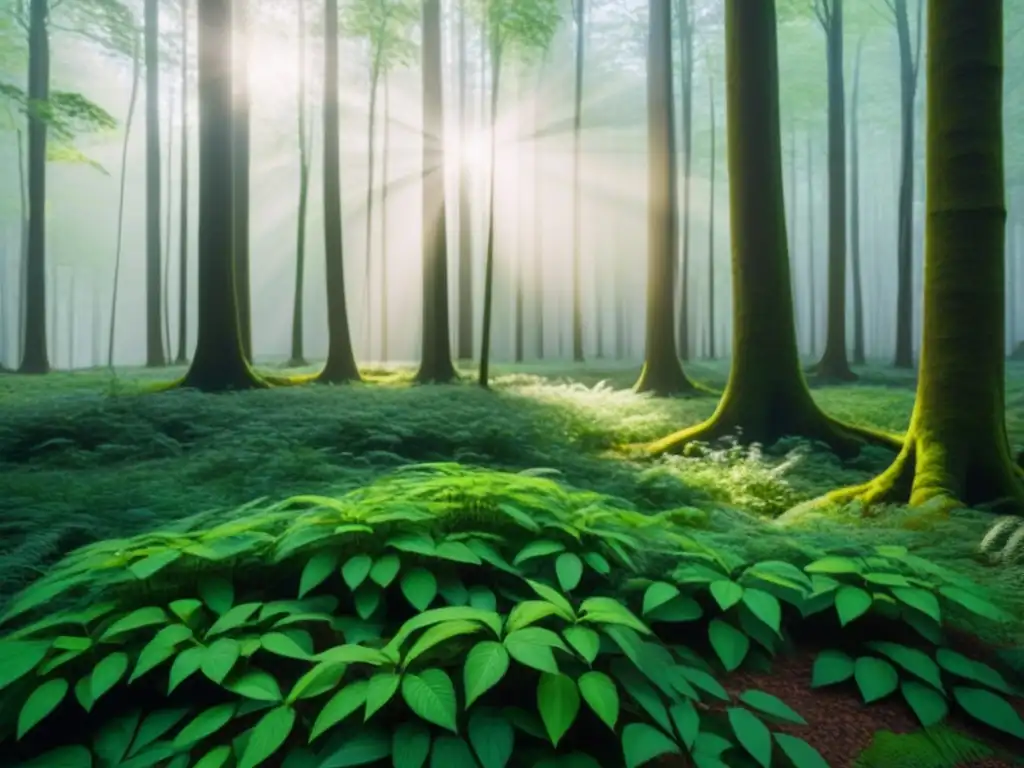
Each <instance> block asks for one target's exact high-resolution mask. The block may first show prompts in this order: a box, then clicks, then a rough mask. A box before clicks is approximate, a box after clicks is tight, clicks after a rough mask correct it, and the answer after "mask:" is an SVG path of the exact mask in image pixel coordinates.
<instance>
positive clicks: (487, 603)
mask: <svg viewBox="0 0 1024 768" xmlns="http://www.w3.org/2000/svg"><path fill="white" fill-rule="evenodd" d="M469 604H470V605H471V606H472V607H474V608H479V609H480V610H482V611H495V610H497V608H498V598H497V597H495V595H494V592H492V591H491V590H490V589H489V588H487V587H485V586H484V585H483V584H474V585H473V586H472V587H470V588H469Z"/></svg>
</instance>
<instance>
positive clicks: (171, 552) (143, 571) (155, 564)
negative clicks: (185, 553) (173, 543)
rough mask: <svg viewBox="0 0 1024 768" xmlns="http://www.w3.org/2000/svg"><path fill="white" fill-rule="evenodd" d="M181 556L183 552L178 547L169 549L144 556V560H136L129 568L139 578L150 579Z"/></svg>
mask: <svg viewBox="0 0 1024 768" xmlns="http://www.w3.org/2000/svg"><path fill="white" fill-rule="evenodd" d="M180 557H181V552H180V551H179V550H177V549H168V550H164V551H163V552H157V553H156V554H153V555H150V556H149V557H144V558H143V559H142V560H136V561H135V562H134V563H132V564H131V565H129V566H128V570H129V571H131V572H132V574H133V575H134V576H135V578H137V579H148V578H149V577H150V576H153V575H155V574H157V573H159V572H160V571H162V570H163V569H164V568H166V567H167V566H168V565H170V564H171V563H173V562H174V561H176V560H177V559H178V558H180Z"/></svg>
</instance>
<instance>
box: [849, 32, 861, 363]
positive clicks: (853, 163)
mask: <svg viewBox="0 0 1024 768" xmlns="http://www.w3.org/2000/svg"><path fill="white" fill-rule="evenodd" d="M863 50H864V37H863V36H861V38H860V40H859V41H858V42H857V57H856V58H855V59H854V64H853V94H852V95H851V97H850V272H851V274H850V278H851V280H853V362H854V364H855V365H864V292H863V286H862V283H861V252H860V132H859V130H858V129H859V125H858V119H857V107H858V106H859V104H860V59H861V54H862V53H863Z"/></svg>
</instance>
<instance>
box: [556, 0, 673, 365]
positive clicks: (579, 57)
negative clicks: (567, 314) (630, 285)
mask: <svg viewBox="0 0 1024 768" xmlns="http://www.w3.org/2000/svg"><path fill="white" fill-rule="evenodd" d="M663 1H664V0H663ZM584 2H585V0H573V15H574V16H575V21H576V84H575V91H574V105H573V118H572V359H573V362H576V363H582V362H583V284H582V274H581V273H582V269H583V263H582V262H583V252H582V241H583V214H582V210H583V190H582V188H581V186H580V174H581V170H582V165H583V158H582V154H583V136H582V131H581V128H582V121H583V65H584V62H585V53H586V51H585V49H584V46H585V44H586V39H587V34H586V26H585V24H586V8H585V6H584Z"/></svg>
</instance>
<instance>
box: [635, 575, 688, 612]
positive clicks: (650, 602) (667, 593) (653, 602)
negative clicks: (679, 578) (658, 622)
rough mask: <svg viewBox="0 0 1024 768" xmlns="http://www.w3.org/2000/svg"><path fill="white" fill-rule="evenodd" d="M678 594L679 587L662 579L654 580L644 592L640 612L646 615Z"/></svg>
mask: <svg viewBox="0 0 1024 768" xmlns="http://www.w3.org/2000/svg"><path fill="white" fill-rule="evenodd" d="M678 595H679V587H677V586H676V585H675V584H669V583H667V582H664V581H656V582H654V583H653V584H651V585H650V586H649V587H648V588H647V589H646V591H645V592H644V605H643V609H642V613H643V614H644V615H645V616H646V615H647V614H648V613H650V612H651V611H653V610H654V609H655V608H658V607H659V606H662V605H664V604H665V603H667V602H668V601H669V600H671V599H672V598H674V597H677V596H678Z"/></svg>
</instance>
